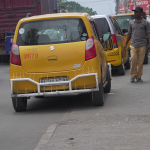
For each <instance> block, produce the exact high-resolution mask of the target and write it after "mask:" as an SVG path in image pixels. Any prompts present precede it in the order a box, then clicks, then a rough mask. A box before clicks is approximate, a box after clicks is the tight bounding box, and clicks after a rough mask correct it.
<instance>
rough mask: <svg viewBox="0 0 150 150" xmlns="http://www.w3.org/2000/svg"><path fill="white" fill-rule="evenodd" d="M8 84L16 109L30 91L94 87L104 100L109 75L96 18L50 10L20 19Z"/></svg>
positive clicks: (96, 100)
mask: <svg viewBox="0 0 150 150" xmlns="http://www.w3.org/2000/svg"><path fill="white" fill-rule="evenodd" d="M9 77H10V85H11V97H12V103H13V107H14V109H15V111H16V112H20V111H25V110H26V109H27V99H29V98H30V97H40V96H42V97H51V96H63V95H78V94H82V93H91V94H90V95H91V100H92V101H93V105H95V106H102V105H104V92H109V91H110V90H111V75H110V71H109V67H108V64H107V57H106V54H105V51H104V49H103V47H102V45H101V43H100V38H99V34H98V31H97V27H96V24H95V21H94V20H93V19H92V18H91V17H90V16H89V15H88V14H86V13H63V14H47V15H39V16H32V17H28V18H23V19H21V20H20V21H19V23H18V25H17V27H16V31H15V36H14V41H13V45H12V49H11V61H10V76H9Z"/></svg>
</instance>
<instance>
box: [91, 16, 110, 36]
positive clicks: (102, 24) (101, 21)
mask: <svg viewBox="0 0 150 150" xmlns="http://www.w3.org/2000/svg"><path fill="white" fill-rule="evenodd" d="M94 20H95V22H96V24H97V28H98V32H99V36H100V38H101V37H103V35H104V34H107V33H110V27H109V25H108V22H107V20H106V18H95V19H94Z"/></svg>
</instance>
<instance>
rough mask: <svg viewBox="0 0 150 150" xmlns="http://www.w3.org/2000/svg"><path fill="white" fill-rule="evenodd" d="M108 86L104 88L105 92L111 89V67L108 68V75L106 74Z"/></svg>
mask: <svg viewBox="0 0 150 150" xmlns="http://www.w3.org/2000/svg"><path fill="white" fill-rule="evenodd" d="M106 82H107V84H106V86H105V88H104V93H109V92H110V90H111V77H110V71H109V68H107V76H106Z"/></svg>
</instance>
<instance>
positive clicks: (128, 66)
mask: <svg viewBox="0 0 150 150" xmlns="http://www.w3.org/2000/svg"><path fill="white" fill-rule="evenodd" d="M125 67H126V69H130V57H129V56H128V60H127V62H126V63H125Z"/></svg>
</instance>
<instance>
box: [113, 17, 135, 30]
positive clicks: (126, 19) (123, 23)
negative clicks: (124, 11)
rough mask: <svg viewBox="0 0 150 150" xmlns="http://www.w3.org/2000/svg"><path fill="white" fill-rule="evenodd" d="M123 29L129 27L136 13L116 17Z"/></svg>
mask: <svg viewBox="0 0 150 150" xmlns="http://www.w3.org/2000/svg"><path fill="white" fill-rule="evenodd" d="M114 18H115V19H116V21H117V22H118V24H119V26H120V28H121V29H128V26H129V21H130V20H133V19H134V15H130V16H117V17H114Z"/></svg>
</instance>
